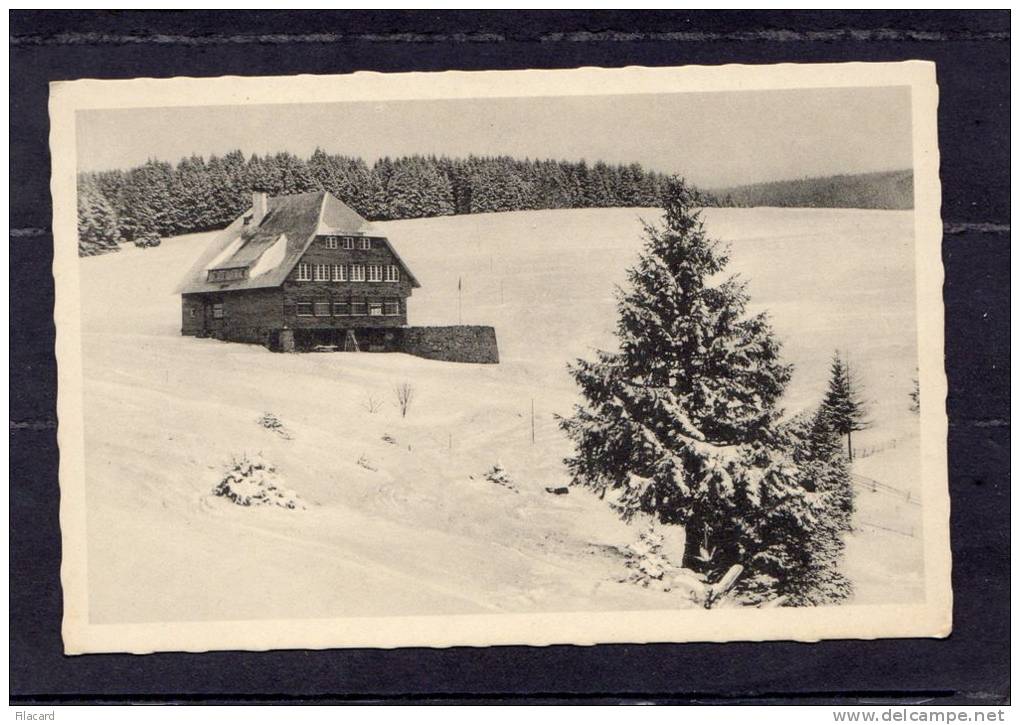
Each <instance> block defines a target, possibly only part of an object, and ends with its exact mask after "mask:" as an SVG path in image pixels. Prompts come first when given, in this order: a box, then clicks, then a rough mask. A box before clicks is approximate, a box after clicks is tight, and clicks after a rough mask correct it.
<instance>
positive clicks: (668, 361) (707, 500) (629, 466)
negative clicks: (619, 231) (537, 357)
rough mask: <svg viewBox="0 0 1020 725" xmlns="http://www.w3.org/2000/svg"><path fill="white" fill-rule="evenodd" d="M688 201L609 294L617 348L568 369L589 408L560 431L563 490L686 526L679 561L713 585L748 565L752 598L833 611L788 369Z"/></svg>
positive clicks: (820, 520) (679, 192) (668, 198)
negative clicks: (564, 449)
mask: <svg viewBox="0 0 1020 725" xmlns="http://www.w3.org/2000/svg"><path fill="white" fill-rule="evenodd" d="M698 203H699V199H698V195H697V193H696V192H695V191H694V190H692V189H691V188H690V187H688V186H687V185H685V184H684V182H683V181H682V180H672V181H671V182H670V183H669V186H668V190H667V193H666V195H665V200H664V212H665V213H664V217H663V222H662V225H660V226H652V225H646V227H645V232H646V236H647V240H646V243H645V247H644V250H643V253H642V254H641V256H640V259H639V261H638V263H637V265H636V266H635V267H634V268H633V269H631V270H629V274H628V279H629V286H628V289H626V290H625V291H624V290H621V291H620V293H619V299H618V312H619V320H618V324H617V337H618V339H619V351H618V352H604V351H600V352H598V353H597V356H596V358H595V359H594V360H579V361H577V363H576V364H575V365H574V366H572V367H571V373H572V375H573V377H574V379H575V380H576V382H577V383H578V385H579V386H580V388H581V393H582V395H583V398H584V402H583V404H581V405H579V406H577V407H576V409H575V413H574V415H573V417H571V418H569V419H566V420H564V421H562V423H561V424H562V426H563V428H564V429H565V431H566V432H567V434H568V435H569V437H570V438H571V439H572V441H573V443H574V445H575V449H576V453H575V455H574V456H573V457H572V458H569V459H568V460H567V465H568V467H569V469H570V472H571V474H572V478H573V483H575V484H577V485H583V486H587V487H590V488H594V489H596V490H599V491H600V492H603V493H605V494H606V497H607V498H608V499H609V500H610V502H611V503H612V505H613V506H614V507H615V508H616V509H617V510H618V512H619V513H620V514H621V515H622V516H623V517H624V518H625V519H630V518H632V517H634V516H635V515H636V514H639V513H640V514H649V515H650V516H651V517H653V518H654V519H655V520H657V521H659V522H661V523H664V524H679V525H682V526H683V527H684V529H685V532H686V539H687V546H686V549H685V553H684V562H683V565H684V566H685V567H687V568H690V569H693V570H695V571H698V572H700V573H702V574H704V575H706V576H707V577H708V578H709V579H710V580H712V581H714V580H715V579H717V578H719V577H720V576H721V575H722V573H723V572H725V571H726V570H727V569H728V568H729V567H731V566H732V565H734V564H740V565H742V566H744V567H745V575H744V576H743V577H742V579H741V584H740V588H741V590H742V591H743V594H744V596H745V598H746V599H748V600H750V601H761V600H764V599H769V598H772V597H775V596H786V597H787V598H788V599H790V600H792V601H793V602H796V603H821V602H823V601H831V600H832V598H831V597H829V596H827V595H826V593H825V592H824V591H823V588H827V580H828V579H831V578H832V577H838V574H837V573H836V571H835V568H834V567H835V564H836V563H837V562H838V555H839V553H840V552H841V546H842V544H841V542H840V541H839V534H838V529H839V527H838V526H830V525H829V524H828V523H827V518H828V515H829V510H830V509H829V505H828V503H827V497H826V496H825V495H823V494H822V493H821V492H820V491H819V487H818V486H817V485H816V484H815V483H814V482H813V481H811V480H808V478H810V476H811V475H812V474H811V473H809V472H808V471H807V469H806V467H805V468H803V469H802V468H801V467H799V466H798V460H797V455H795V454H796V453H797V451H798V446H800V447H803V442H802V440H801V438H800V435H801V433H802V431H800V430H799V429H797V428H796V427H795V426H783V425H780V423H779V417H780V411H779V410H778V409H777V402H778V400H779V398H780V396H781V395H782V393H783V391H784V389H785V387H786V384H787V382H788V380H789V378H790V372H791V368H790V366H788V365H785V364H783V363H782V362H781V360H780V355H779V352H780V349H779V348H780V346H779V342H778V341H777V339H776V338H775V336H774V334H773V332H772V329H771V327H770V324H769V321H768V319H767V317H766V316H765V315H764V314H761V315H756V316H748V315H747V314H746V307H747V303H748V295H747V292H746V290H745V285H744V283H743V282H742V281H740V280H739V279H738V278H736V277H729V278H727V279H723V280H721V281H718V280H717V278H718V276H719V275H720V274H721V273H722V272H723V271H724V270H725V267H726V264H727V261H728V258H727V253H726V250H725V249H724V248H723V247H722V246H721V245H720V244H719V243H718V242H715V241H713V240H711V239H709V238H708V236H707V234H706V232H705V229H704V227H703V225H702V222H701V219H700V213H699V210H698V209H697V205H698ZM811 456H816V454H815V453H811V452H809V449H807V448H803V450H802V451H801V458H802V459H806V458H808V457H811ZM816 457H818V456H816ZM819 460H822V461H828V460H829V459H827V458H825V457H824V456H821V457H820V459H819ZM819 465H822V464H821V463H820V464H819ZM833 554H835V556H833ZM837 588H838V587H837ZM837 598H838V597H837Z"/></svg>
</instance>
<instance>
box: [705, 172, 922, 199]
mask: <svg viewBox="0 0 1020 725" xmlns="http://www.w3.org/2000/svg"><path fill="white" fill-rule="evenodd" d="M707 196H708V197H709V206H796V207H820V208H837V209H913V208H914V172H913V171H911V170H910V169H906V170H903V171H879V172H876V173H871V174H841V175H839V176H824V177H818V178H811V179H792V180H789V181H769V182H765V183H761V184H747V185H745V186H734V187H731V188H728V189H712V190H710V191H708V192H707Z"/></svg>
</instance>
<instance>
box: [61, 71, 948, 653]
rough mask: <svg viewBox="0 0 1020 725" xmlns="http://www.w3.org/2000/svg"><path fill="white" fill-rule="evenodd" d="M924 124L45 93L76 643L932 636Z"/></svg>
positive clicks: (937, 497)
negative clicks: (49, 132) (47, 96)
mask: <svg viewBox="0 0 1020 725" xmlns="http://www.w3.org/2000/svg"><path fill="white" fill-rule="evenodd" d="M936 105H937V88H936V86H935V73H934V67H933V66H932V65H931V64H928V63H920V62H909V63H890V64H879V63H875V64H862V63H855V64H836V65H795V64H787V65H783V66H753V67H752V66H720V67H713V68H708V67H689V68H684V67H676V68H657V69H649V68H624V69H617V70H609V69H577V70H556V71H506V72H445V73H410V74H390V75H387V74H380V73H356V74H353V75H348V76H295V77H273V78H226V77H224V78H209V79H186V78H171V79H162V80H154V79H136V80H124V81H119V80H111V81H99V80H96V81H90V80H83V81H69V82H61V83H55V84H53V85H52V86H51V95H50V113H51V121H52V135H51V150H52V155H53V163H54V175H53V182H52V184H53V194H54V233H55V255H54V275H55V278H56V296H57V309H56V314H55V321H56V327H57V357H58V364H59V386H60V387H59V401H58V410H59V429H58V440H59V443H60V485H61V501H60V505H61V528H62V535H63V540H64V552H65V553H64V560H63V564H62V579H63V585H64V631H63V636H64V647H65V651H66V652H67V653H69V654H80V653H86V652H123V651H129V652H151V651H165V650H189V651H202V650H210V649H255V650H260V649H276V648H322V647H355V646H357V647H399V646H438V647H445V646H451V645H473V646H484V645H491V644H553V643H568V644H569V643H572V644H595V643H603V642H635V643H641V642H683V641H731V640H774V639H792V640H802V641H803V640H807V641H813V640H819V639H828V638H844V639H846V638H849V639H855V638H860V639H871V638H878V637H903V636H926V637H944V636H947V635H948V634H949V633H950V631H951V626H952V625H951V604H952V593H951V590H950V579H949V572H950V555H949V539H948V516H949V513H948V511H949V502H948V492H947V474H946V415H945V398H946V381H945V373H944V366H943V327H942V315H943V308H942V300H941V296H940V295H941V285H942V261H941V257H940V253H939V243H940V238H941V237H940V235H941V223H940V220H939V182H938V174H937V171H938V148H937V143H936V135H935V109H936Z"/></svg>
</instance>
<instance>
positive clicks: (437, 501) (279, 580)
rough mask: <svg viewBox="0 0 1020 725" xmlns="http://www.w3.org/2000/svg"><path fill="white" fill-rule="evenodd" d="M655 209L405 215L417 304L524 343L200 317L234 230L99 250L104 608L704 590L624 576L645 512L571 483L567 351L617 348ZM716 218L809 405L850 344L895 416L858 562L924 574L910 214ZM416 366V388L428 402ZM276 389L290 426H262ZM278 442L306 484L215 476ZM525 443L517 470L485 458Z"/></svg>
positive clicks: (886, 423) (455, 607)
mask: <svg viewBox="0 0 1020 725" xmlns="http://www.w3.org/2000/svg"><path fill="white" fill-rule="evenodd" d="M639 215H645V216H646V217H647V218H649V219H654V218H655V216H656V212H655V210H633V209H631V210H628V209H605V210H565V211H539V212H515V213H509V214H498V215H476V216H458V217H447V218H438V219H425V220H415V221H400V222H390V223H386V224H380V225H379V226H380V227H381V228H382V229H383V231H384V232H385V233H386V234H388V235H389V237H390V239H391V241H392V242H393V243H394V245H395V246H396V248H397V249H398V251H399V252H400V254H401V256H402V257H403V258H404V259H405V260H406V261H407V263H408V265H409V266H410V268H411V269H412V270H413V271H414V273H415V275H416V276H417V277H418V279H419V280H420V281H421V283H422V288H421V289H419V290H416V291H415V293H414V296H413V297H412V298H411V299H410V300H409V310H410V320H409V322H410V323H411V324H432V323H437V324H443V323H445V324H450V323H456V322H457V321H458V318H459V317H462V320H463V322H464V323H478V324H491V325H494V326H495V328H496V331H497V336H498V339H499V344H500V354H501V359H502V361H503V362H502V363H501V364H500V365H498V366H481V365H478V366H476V365H462V364H452V363H441V362H435V361H428V360H422V359H418V358H413V357H410V356H406V355H400V354H390V355H381V354H377V355H369V354H342V353H336V354H308V355H281V354H273V353H270V352H268V351H266V350H264V349H261V348H258V347H254V346H245V345H237V344H228V343H222V342H217V341H212V340H198V339H193V338H182V337H180V335H179V328H180V301H179V298H178V297H176V296H174V295H172V294H171V290H172V289H173V287H174V285H175V284H176V283H177V281H178V279H179V277H180V276H181V275H182V274H183V273H184V272H185V270H186V269H187V268H188V267H189V266H190V265H191V264H192V263H193V262H194V260H195V259H196V258H197V257H198V256H199V255H200V254H201V252H202V250H203V248H204V245H205V243H206V242H207V240H208V239H209V235H191V236H186V237H178V238H175V239H169V240H165V241H164V242H163V245H162V246H160V247H158V248H155V249H148V250H137V249H134V248H126V249H125V250H124V251H123V252H122V253H120V254H116V255H107V256H103V257H95V258H87V259H83V260H81V273H82V295H83V301H82V317H83V334H84V340H83V347H84V350H83V353H84V368H85V378H86V380H85V382H86V385H85V396H86V400H85V411H86V421H85V423H86V429H85V435H86V450H87V462H86V480H87V496H88V516H89V518H88V535H89V549H88V558H89V581H90V587H91V612H90V614H91V618H92V621H93V622H94V623H105V622H145V621H184V620H211V619H255V618H268V617H280V618H286V617H338V616H347V615H363V614H364V615H367V614H373V615H400V614H418V613H426V614H427V613H436V612H444V613H466V612H486V611H571V610H579V609H600V610H606V609H644V608H671V607H677V606H682V605H683V603H682V600H681V599H680V598H679V597H678V596H677V595H675V594H670V593H663V592H656V591H652V590H647V589H643V588H641V587H638V586H635V585H633V584H626V583H620V582H619V580H620V579H622V578H623V577H624V576H625V574H626V572H625V568H624V566H623V560H622V556H621V550H622V548H623V547H625V546H626V545H627V544H629V543H631V542H633V541H634V540H635V539H636V538H637V536H638V533H639V529H638V528H636V527H634V526H626V525H624V524H622V523H621V522H619V521H618V520H617V519H616V518H615V516H614V515H613V514H612V513H611V512H610V511H609V510H608V508H607V507H606V506H605V503H604V502H602V501H599V500H598V499H597V498H596V497H595V496H593V495H590V494H587V493H585V492H583V491H578V490H571V492H570V494H569V495H565V496H555V495H551V494H549V493H547V492H546V491H545V488H546V487H554V486H562V485H563V484H564V483H565V475H564V470H563V466H562V464H561V460H562V458H563V456H564V455H566V454H567V453H569V448H568V446H567V444H566V441H565V439H564V438H563V436H562V434H561V433H560V431H559V430H558V428H557V426H556V422H555V420H554V418H553V416H554V414H557V413H559V414H565V413H568V412H569V410H570V406H571V404H572V403H573V401H574V399H575V395H576V391H575V389H574V387H573V384H572V382H571V381H570V379H569V377H568V376H567V374H566V370H565V365H566V363H567V362H569V361H570V360H572V359H574V358H575V357H578V356H585V355H587V354H589V351H590V348H591V347H592V346H611V345H612V329H613V324H614V320H615V314H614V306H613V297H612V289H613V285H614V283H618V282H620V281H622V279H623V273H624V269H625V267H626V266H627V265H629V264H630V263H631V262H632V261H633V259H634V255H635V253H636V251H637V249H638V247H639V244H640V224H639V221H638V217H639ZM706 220H707V224H708V227H709V229H710V231H711V232H712V233H713V234H714V235H715V236H717V237H719V238H722V239H725V240H728V241H732V242H733V245H734V246H733V254H732V263H731V270H732V271H735V272H740V273H742V274H744V275H746V276H747V277H748V278H750V280H751V285H750V290H749V291H750V293H751V295H752V300H753V303H754V305H755V307H756V308H767V309H768V310H770V311H771V312H772V314H773V318H774V322H775V327H776V329H777V332H778V333H779V335H780V336H781V338H782V339H783V341H784V344H785V347H784V351H785V355H786V357H787V359H789V360H790V361H792V362H793V363H795V365H796V370H795V373H794V377H793V381H792V384H791V386H790V390H789V393H788V396H787V399H786V401H785V402H786V407H787V410H789V411H791V412H793V411H797V410H799V409H801V408H803V407H806V406H810V405H813V404H815V403H817V402H818V400H819V399H820V397H821V395H822V392H823V390H824V386H825V380H826V376H827V373H828V364H829V359H830V357H831V355H832V352H833V350H834V349H835V348H837V347H838V348H840V349H845V350H847V351H848V352H849V354H850V356H851V359H853V360H854V362H855V365H856V369H857V371H858V372H859V374H860V375H861V378H862V380H863V382H864V384H865V394H866V396H867V397H868V398H869V399H870V400H871V401H872V417H873V418H874V419H875V421H876V425H875V426H874V428H873V429H872V430H869V431H866V432H864V433H861V434H860V435H859V437H858V439H857V440H858V444H859V445H860V446H861V448H862V449H867V451H868V452H870V451H871V450H874V451H875V453H874V455H870V456H867V457H862V458H861V459H860V460H859V461H858V463H857V465H856V468H855V470H856V472H857V473H858V474H860V476H861V478H860V479H859V483H860V485H859V491H860V492H861V495H860V496H859V501H860V509H861V511H860V516H859V521H858V530H857V531H856V532H855V534H854V535H853V536H852V541H851V542H850V546H849V549H848V550H849V560H848V562H847V571H848V573H850V574H851V576H852V577H853V578H854V579H855V582H856V583H857V585H858V594H857V601H860V602H866V603H875V602H888V601H902V600H903V599H905V598H916V597H918V596H920V593H921V591H922V590H921V586H920V584H921V578H920V577H921V571H920V560H921V559H920V548H921V546H920V538H919V537H920V531H919V528H918V524H917V521H919V518H920V516H919V512H920V503H921V502H920V501H919V496H920V493H919V485H918V481H917V480H916V471H917V465H916V463H917V438H916V426H917V419H916V417H915V416H914V415H913V414H911V413H910V412H909V410H908V406H907V403H908V399H907V394H908V392H909V391H910V389H911V379H912V377H913V375H914V364H913V362H910V361H912V360H913V359H914V358H915V353H914V333H913V330H914V309H913V304H914V288H913V266H912V262H913V257H912V255H913V244H912V241H911V240H912V217H911V215H910V213H905V212H881V211H857V210H801V209H782V210H779V209H713V210H709V211H708V212H707V213H706ZM458 280H460V281H461V286H462V288H463V292H462V302H461V305H460V308H461V310H462V311H461V312H460V313H458V293H457V286H458ZM806 309H807V310H810V311H811V316H810V317H806V316H805V315H804V310H806ZM402 383H408V384H409V385H410V386H411V387H412V388H413V391H414V396H413V398H412V402H411V404H410V408H409V410H408V413H407V416H406V417H401V415H400V411H399V409H398V406H397V404H396V403H397V401H396V396H395V394H394V389H395V387H396V386H397V385H399V384H402ZM532 401H533V404H534V410H535V433H534V437H535V442H534V443H532V428H531V409H532ZM373 411H374V412H373ZM267 412H271V413H273V414H274V415H275V416H276V417H277V418H278V419H279V421H280V422H281V423H282V424H283V425H284V426H285V428H286V431H287V433H288V437H285V436H282V435H280V434H279V432H278V431H274V430H271V429H266V428H265V427H262V426H260V425H259V424H258V423H257V420H258V419H259V417H260V416H262V415H263V414H264V413H267ZM257 452H260V453H261V454H262V456H263V457H264V458H265V459H266V460H267V461H270V462H271V463H272V464H273V465H275V468H276V471H277V472H278V473H279V475H280V477H281V478H282V479H283V480H284V481H285V483H286V486H288V487H289V488H291V489H293V490H294V491H295V492H296V494H297V495H298V496H300V498H301V500H302V501H303V502H304V503H305V504H307V507H306V508H305V509H303V510H288V509H283V508H243V507H239V506H234V505H233V504H231V503H229V502H227V501H226V500H225V499H222V498H217V497H214V496H212V495H211V491H212V489H213V487H214V486H215V485H216V484H217V482H218V480H219V479H220V477H221V474H222V471H223V468H224V466H225V465H226V464H227V463H228V462H229V461H230V459H231V457H232V456H236V455H240V454H242V453H257ZM497 463H501V464H502V465H503V467H504V468H505V469H506V470H507V472H508V473H509V476H510V478H511V481H512V484H513V485H512V486H511V487H507V486H501V485H498V484H496V483H493V482H490V481H488V480H486V479H485V478H484V477H483V474H484V472H485V471H486V470H488V469H490V468H492V466H493V465H495V464H497ZM869 482H870V483H869ZM869 487H870V488H869ZM673 546H674V549H675V553H676V554H679V550H678V549H677V548H676V543H675V541H674V542H673ZM125 581H132V582H133V585H132V586H131V587H130V588H128V589H125V588H124V587H123V586H122V583H123V582H125ZM128 591H129V592H130V596H129V595H128V594H127V592H128Z"/></svg>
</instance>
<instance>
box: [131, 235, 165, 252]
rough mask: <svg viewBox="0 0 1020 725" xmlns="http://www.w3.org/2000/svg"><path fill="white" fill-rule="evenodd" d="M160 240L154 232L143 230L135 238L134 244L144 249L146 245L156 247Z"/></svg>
mask: <svg viewBox="0 0 1020 725" xmlns="http://www.w3.org/2000/svg"><path fill="white" fill-rule="evenodd" d="M160 242H161V240H160V238H159V235H158V234H156V232H145V233H143V234H142V235H141V236H139V237H138V238H137V239H135V246H136V247H139V248H141V249H146V248H148V247H158V246H159V245H160Z"/></svg>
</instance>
